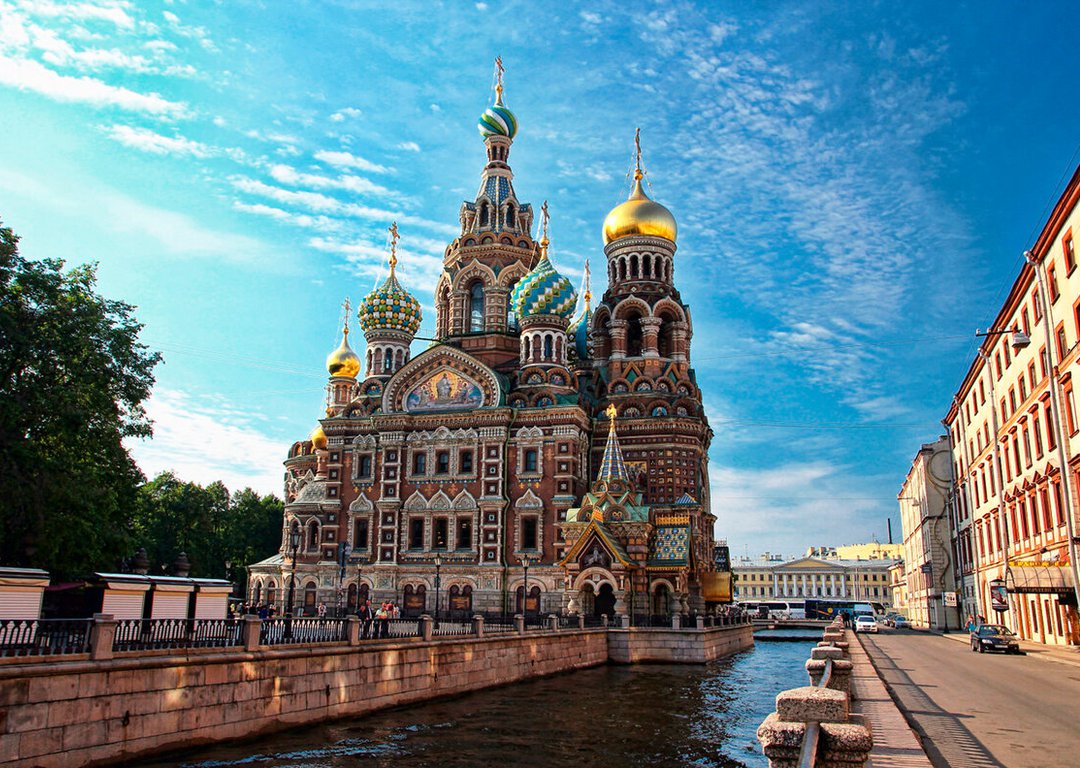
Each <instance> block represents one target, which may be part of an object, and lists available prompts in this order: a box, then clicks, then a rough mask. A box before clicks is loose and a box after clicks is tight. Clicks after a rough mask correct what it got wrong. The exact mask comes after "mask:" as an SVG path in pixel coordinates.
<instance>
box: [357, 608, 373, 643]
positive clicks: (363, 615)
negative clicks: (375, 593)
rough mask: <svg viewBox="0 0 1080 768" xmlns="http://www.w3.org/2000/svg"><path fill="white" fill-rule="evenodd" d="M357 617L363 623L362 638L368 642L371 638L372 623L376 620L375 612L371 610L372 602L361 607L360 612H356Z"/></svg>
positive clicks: (361, 627) (361, 625) (361, 628)
mask: <svg viewBox="0 0 1080 768" xmlns="http://www.w3.org/2000/svg"><path fill="white" fill-rule="evenodd" d="M356 615H357V617H359V619H360V622H361V624H360V631H361V636H362V637H363V638H364V639H365V640H366V639H367V638H369V637H370V636H371V622H372V621H374V620H375V612H374V611H373V610H372V609H371V601H370V600H367V601H365V602H364V604H363V605H361V606H360V610H359V611H357V612H356Z"/></svg>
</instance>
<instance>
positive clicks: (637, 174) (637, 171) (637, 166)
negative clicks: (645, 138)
mask: <svg viewBox="0 0 1080 768" xmlns="http://www.w3.org/2000/svg"><path fill="white" fill-rule="evenodd" d="M644 175H645V172H644V171H642V170H641V129H640V128H635V129H634V178H635V179H640V178H641V177H642V176H644Z"/></svg>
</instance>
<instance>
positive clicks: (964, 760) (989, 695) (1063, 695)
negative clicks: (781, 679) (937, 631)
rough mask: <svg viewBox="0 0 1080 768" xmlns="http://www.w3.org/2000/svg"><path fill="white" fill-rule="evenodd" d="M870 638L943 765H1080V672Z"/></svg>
mask: <svg viewBox="0 0 1080 768" xmlns="http://www.w3.org/2000/svg"><path fill="white" fill-rule="evenodd" d="M862 638H863V640H864V646H865V648H866V651H867V653H868V654H869V655H870V658H871V659H872V660H873V662H874V666H876V667H877V669H878V672H879V673H880V674H881V677H882V678H883V679H884V680H885V684H886V685H887V686H888V688H889V690H890V692H891V693H892V695H893V697H894V698H895V699H897V700H898V703H899V704H900V708H901V710H903V711H904V714H905V715H906V716H907V717H908V720H909V722H911V723H912V726H913V727H914V728H915V730H916V731H917V732H918V733H919V735H920V736H921V737H922V739H923V746H924V747H925V749H926V752H927V755H928V756H929V757H930V760H931V762H933V764H934V765H935V766H936V768H988V767H989V766H1004V767H1005V768H1077V766H1080V727H1078V726H1080V667H1077V666H1071V665H1066V664H1062V663H1058V662H1054V661H1048V660H1044V659H1037V658H1033V657H1032V656H1011V655H1008V656H1007V655H1004V654H998V653H985V654H979V653H972V652H971V648H970V645H968V644H963V643H959V642H957V641H956V640H950V639H948V638H945V637H941V636H939V635H929V634H926V633H923V632H913V631H910V630H888V629H884V630H883V631H882V632H881V633H879V634H878V635H862Z"/></svg>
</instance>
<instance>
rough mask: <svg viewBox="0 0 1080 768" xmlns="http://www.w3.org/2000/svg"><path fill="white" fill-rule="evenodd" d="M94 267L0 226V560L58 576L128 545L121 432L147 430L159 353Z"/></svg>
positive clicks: (127, 460) (143, 433)
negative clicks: (39, 250)
mask: <svg viewBox="0 0 1080 768" xmlns="http://www.w3.org/2000/svg"><path fill="white" fill-rule="evenodd" d="M96 272H97V268H96V265H85V266H78V267H74V268H72V269H68V270H66V271H65V270H64V262H62V261H60V260H56V259H45V260H42V261H30V260H27V259H25V258H23V257H22V256H20V255H19V249H18V237H17V236H16V235H15V234H14V233H13V232H12V231H11V230H10V229H8V228H3V227H0V562H2V563H3V564H6V565H20V566H37V567H41V568H46V569H48V570H49V571H50V572H52V573H53V574H54V575H56V576H60V577H68V576H76V575H84V574H86V573H87V572H89V571H93V570H100V569H102V568H111V567H113V566H114V565H115V564H116V561H117V559H118V558H119V557H120V556H122V555H124V554H127V553H128V552H129V551H130V542H129V523H130V516H131V509H132V506H133V504H134V502H135V498H136V489H137V488H138V486H139V484H140V483H141V482H143V480H144V478H143V476H142V473H141V472H140V471H139V468H138V467H137V466H136V465H135V462H134V461H133V460H132V459H131V456H130V455H129V454H128V452H127V450H125V448H124V446H123V443H122V440H123V439H124V438H126V437H148V436H149V435H150V433H151V428H150V420H149V419H148V418H147V415H146V412H145V411H144V409H143V402H144V401H145V400H146V398H147V397H148V396H149V394H150V390H151V388H152V387H153V384H154V376H153V371H154V367H155V366H156V365H157V363H158V362H159V360H160V359H161V358H160V355H159V354H157V353H155V352H151V351H149V349H148V348H147V347H146V346H145V345H143V344H141V343H139V340H138V336H139V331H140V330H141V329H142V325H140V324H139V323H138V322H137V321H136V320H135V318H134V314H133V312H134V307H132V306H131V305H130V304H126V303H124V302H121V301H114V300H110V299H106V298H104V297H102V296H99V295H98V294H97V293H96V292H95V288H96V282H97V274H96Z"/></svg>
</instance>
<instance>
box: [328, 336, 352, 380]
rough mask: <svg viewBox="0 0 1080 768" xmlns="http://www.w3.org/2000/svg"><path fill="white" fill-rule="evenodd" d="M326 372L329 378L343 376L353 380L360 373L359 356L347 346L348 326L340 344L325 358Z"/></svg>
mask: <svg viewBox="0 0 1080 768" xmlns="http://www.w3.org/2000/svg"><path fill="white" fill-rule="evenodd" d="M326 370H327V371H329V372H330V375H331V376H343V377H345V378H347V379H355V378H356V374H358V373H360V356H359V355H357V354H356V353H355V352H353V350H352V347H350V346H349V326H347V325H346V326H345V331H344V332H343V333H342V335H341V344H340V346H338V348H337V349H335V350H334V351H333V352H331V353H330V354H329V355H327V356H326Z"/></svg>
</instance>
